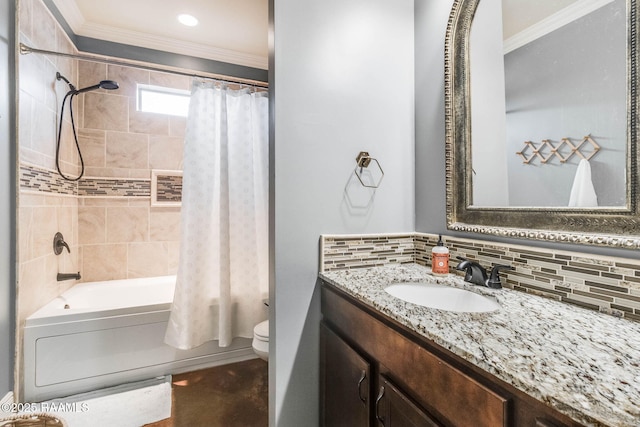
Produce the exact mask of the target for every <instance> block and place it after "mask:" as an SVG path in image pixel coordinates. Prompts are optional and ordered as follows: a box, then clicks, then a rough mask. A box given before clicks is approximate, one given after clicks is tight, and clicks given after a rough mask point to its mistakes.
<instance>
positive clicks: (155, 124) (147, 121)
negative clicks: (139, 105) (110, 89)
mask: <svg viewBox="0 0 640 427" xmlns="http://www.w3.org/2000/svg"><path fill="white" fill-rule="evenodd" d="M169 117H170V116H167V115H164V114H155V113H142V112H140V111H137V110H136V100H135V98H131V99H130V104H129V132H135V133H146V134H148V135H169Z"/></svg>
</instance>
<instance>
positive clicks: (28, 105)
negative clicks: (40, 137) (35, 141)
mask: <svg viewBox="0 0 640 427" xmlns="http://www.w3.org/2000/svg"><path fill="white" fill-rule="evenodd" d="M33 108H34V106H33V97H32V96H31V95H29V94H28V93H27V92H25V91H21V92H20V100H19V104H18V141H19V143H20V147H21V148H27V147H29V148H30V147H31V134H32V129H33V126H30V123H32V119H31V117H33V114H34V113H33Z"/></svg>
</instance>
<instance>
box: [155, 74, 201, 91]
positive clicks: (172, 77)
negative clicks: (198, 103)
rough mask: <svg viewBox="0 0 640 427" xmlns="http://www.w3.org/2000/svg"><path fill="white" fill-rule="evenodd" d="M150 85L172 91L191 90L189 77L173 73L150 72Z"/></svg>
mask: <svg viewBox="0 0 640 427" xmlns="http://www.w3.org/2000/svg"><path fill="white" fill-rule="evenodd" d="M150 84H152V85H156V86H162V87H169V88H172V89H181V90H191V77H189V76H181V75H179V74H173V73H160V72H151V75H150Z"/></svg>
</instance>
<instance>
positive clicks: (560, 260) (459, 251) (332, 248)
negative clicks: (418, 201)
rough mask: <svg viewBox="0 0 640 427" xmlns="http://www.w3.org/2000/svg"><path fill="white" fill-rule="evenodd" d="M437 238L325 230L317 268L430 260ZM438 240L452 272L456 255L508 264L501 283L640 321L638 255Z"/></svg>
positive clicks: (341, 267)
mask: <svg viewBox="0 0 640 427" xmlns="http://www.w3.org/2000/svg"><path fill="white" fill-rule="evenodd" d="M437 240H438V236H437V235H432V234H424V233H405V234H388V235H387V234H383V235H362V236H354V235H344V236H340V235H324V236H322V239H321V259H320V270H321V271H333V270H343V269H356V268H368V267H374V266H382V265H386V264H409V263H417V264H420V265H424V266H430V265H431V248H433V246H435V244H436V242H437ZM443 240H444V242H445V245H446V246H447V247H448V248H449V250H450V255H451V261H450V263H449V271H450V273H452V274H462V272H459V271H456V269H455V266H456V265H457V260H456V259H455V258H456V256H461V257H464V258H468V259H472V260H475V261H478V262H479V263H480V264H482V265H483V266H485V267H487V268H490V267H491V266H492V265H494V264H509V265H511V266H513V267H514V270H511V271H503V272H501V276H502V277H503V285H504V286H505V287H508V288H512V289H516V290H520V291H523V292H528V293H533V294H536V295H542V296H546V297H549V298H554V299H556V300H559V301H563V302H566V303H570V304H575V305H579V306H582V307H585V308H588V309H592V310H598V311H601V312H605V313H609V314H612V315H615V316H620V317H625V318H627V319H631V320H636V321H640V261H637V260H633V259H625V258H614V257H605V256H597V255H591V254H583V253H579V252H569V251H549V250H548V249H537V248H533V247H528V246H523V245H508V244H502V243H491V242H487V241H481V240H472V239H462V238H455V237H447V236H443ZM505 279H506V280H505Z"/></svg>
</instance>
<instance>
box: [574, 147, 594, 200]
mask: <svg viewBox="0 0 640 427" xmlns="http://www.w3.org/2000/svg"><path fill="white" fill-rule="evenodd" d="M595 206H598V197H597V196H596V190H595V189H594V188H593V182H591V165H590V164H589V161H588V160H586V159H582V160H580V163H579V164H578V170H577V171H576V177H575V178H574V179H573V186H572V187H571V195H570V196H569V207H595Z"/></svg>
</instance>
